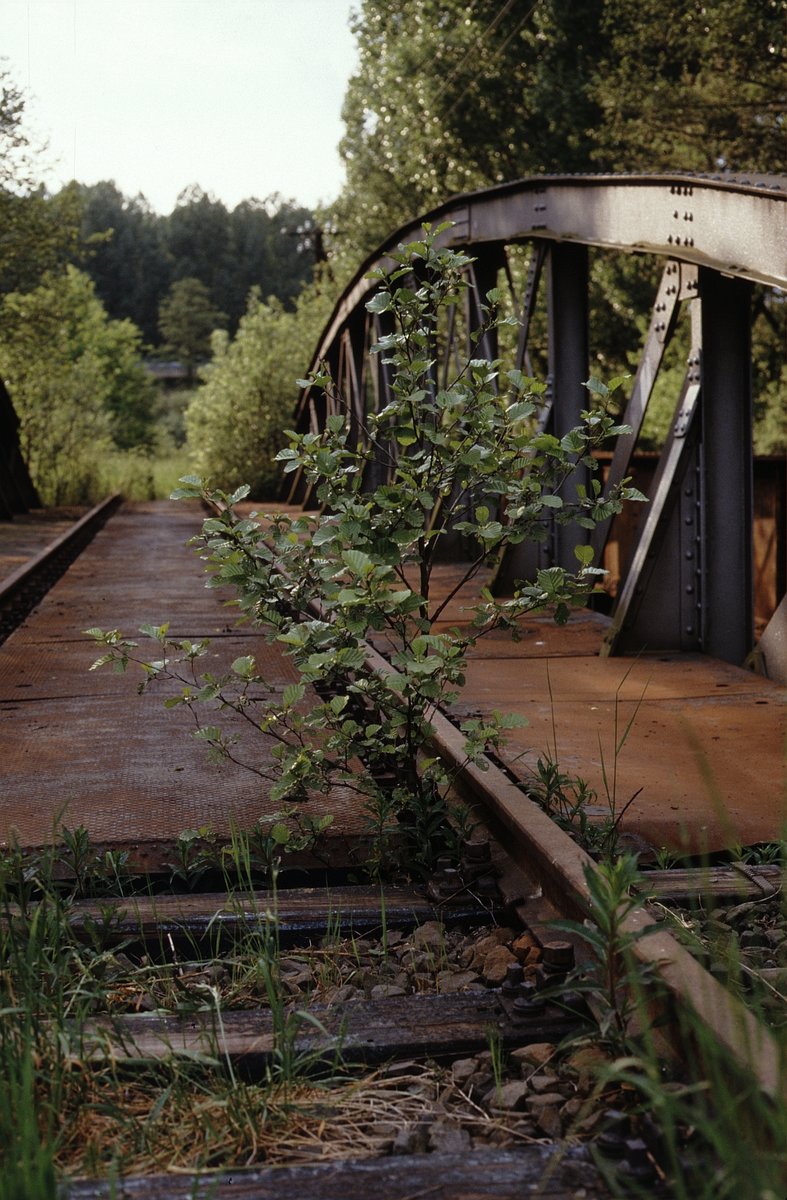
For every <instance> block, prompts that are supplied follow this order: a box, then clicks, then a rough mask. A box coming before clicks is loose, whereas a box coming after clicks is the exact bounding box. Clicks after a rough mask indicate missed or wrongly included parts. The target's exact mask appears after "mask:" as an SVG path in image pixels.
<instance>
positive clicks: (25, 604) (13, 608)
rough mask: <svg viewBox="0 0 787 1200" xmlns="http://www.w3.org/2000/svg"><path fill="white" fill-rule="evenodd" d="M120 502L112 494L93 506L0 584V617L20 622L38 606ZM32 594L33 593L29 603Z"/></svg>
mask: <svg viewBox="0 0 787 1200" xmlns="http://www.w3.org/2000/svg"><path fill="white" fill-rule="evenodd" d="M122 499H123V497H122V496H121V494H120V493H119V492H115V493H113V495H111V496H108V497H107V498H106V499H105V500H102V501H101V502H100V503H99V504H96V505H95V506H94V507H93V508H91V509H90V510H89V511H88V512H86V513H85V515H84V516H83V517H80V518H79V520H78V521H75V522H74V524H73V525H72V526H71V527H70V528H69V529H67V530H66V531H65V532H64V533H61V534H60V535H59V536H58V537H56V538H55V539H54V540H53V541H52V542H50V543H49V545H48V546H45V547H44V549H43V550H40V551H39V552H38V554H36V555H34V556H33V558H31V559H29V560H28V561H27V562H25V563H22V565H21V566H19V567H17V568H16V570H15V571H12V572H11V574H10V575H8V576H6V578H5V579H3V580H2V581H0V614H7V613H8V612H9V611H10V612H11V613H12V614H16V616H17V618H18V620H21V619H23V617H24V616H25V615H26V614H27V612H29V611H30V609H31V608H32V607H33V605H34V604H35V603H37V600H38V599H40V597H41V596H42V595H44V594H45V593H46V592H47V591H48V590H49V588H50V587H51V586H52V584H53V583H54V582H55V581H56V580H57V579H58V578H59V577H60V575H62V573H63V571H64V570H65V569H66V567H67V566H68V563H69V562H71V561H73V559H74V558H75V557H76V555H77V554H78V553H79V552H80V551H81V550H82V549H84V547H85V546H86V545H87V543H88V542H89V541H91V539H92V538H93V536H94V535H95V534H96V533H97V532H98V530H99V529H100V528H101V526H102V525H103V524H104V522H105V521H106V520H107V519H108V518H109V517H110V516H111V515H112V513H113V512H114V511H115V509H116V508H118V506H119V505H120V503H121V501H122ZM31 592H34V593H35V595H34V597H33V599H32V602H31V598H30V594H31ZM22 610H24V611H22ZM20 611H22V615H21V616H19V613H20ZM17 623H18V621H17ZM2 636H3V635H2V634H0V640H2Z"/></svg>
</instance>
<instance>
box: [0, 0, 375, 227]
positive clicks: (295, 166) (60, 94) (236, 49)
mask: <svg viewBox="0 0 787 1200" xmlns="http://www.w3.org/2000/svg"><path fill="white" fill-rule="evenodd" d="M358 3H359V0H0V56H2V57H3V58H4V59H5V60H6V61H5V63H4V64H3V65H5V66H6V68H7V69H8V71H9V72H10V75H11V78H12V80H13V82H14V83H16V84H17V86H19V87H21V88H22V89H23V90H24V91H25V92H26V94H27V104H26V111H25V126H26V128H27V129H28V130H29V131H31V132H33V133H34V134H35V135H36V136H37V137H38V138H41V139H47V140H48V142H49V150H48V153H47V155H46V156H45V157H46V160H47V161H48V162H51V163H53V164H54V166H53V169H52V170H51V171H50V172H49V173H48V174H46V175H43V172H42V176H43V178H44V179H45V181H46V182H47V184H48V185H49V186H50V187H53V188H57V187H58V186H60V184H62V183H64V182H67V181H68V180H70V179H78V180H79V181H80V182H81V183H96V182H98V181H99V180H101V179H114V180H115V182H116V183H117V185H118V187H119V188H120V189H121V191H122V192H124V193H125V194H126V195H132V196H133V195H136V194H137V193H138V192H142V193H144V195H145V196H146V197H147V199H148V201H149V202H150V204H151V205H152V206H153V208H154V209H156V210H157V211H158V212H160V213H168V212H170V211H171V210H172V208H173V207H174V205H175V201H176V199H177V196H178V193H179V192H181V191H182V190H183V188H185V187H187V186H188V185H189V184H191V183H198V184H200V185H201V186H202V187H203V188H204V189H205V191H210V192H212V193H213V194H214V195H215V196H217V197H218V198H219V199H221V200H223V201H224V203H225V204H226V205H227V206H228V207H229V208H232V207H234V206H235V205H236V204H238V203H239V201H241V200H244V199H247V198H249V197H251V196H257V197H259V198H264V197H265V196H267V195H269V194H271V193H272V192H280V193H281V194H282V195H283V196H284V197H285V198H286V199H289V198H293V199H295V200H297V201H299V202H300V203H303V204H306V205H309V206H313V205H314V204H316V203H318V202H319V201H320V200H324V201H329V200H332V199H334V197H335V196H336V195H337V193H338V191H339V189H340V187H341V182H342V168H341V164H340V161H339V156H338V153H337V150H336V147H337V144H338V141H339V139H340V137H341V136H342V132H343V128H342V123H341V117H340V114H341V106H342V101H343V99H344V93H345V90H346V87H347V81H348V79H349V77H350V75H351V74H352V72H353V70H354V68H355V62H356V54H355V43H354V38H353V36H352V34H351V33H350V29H349V16H350V12H351V10H352V9H357V7H358Z"/></svg>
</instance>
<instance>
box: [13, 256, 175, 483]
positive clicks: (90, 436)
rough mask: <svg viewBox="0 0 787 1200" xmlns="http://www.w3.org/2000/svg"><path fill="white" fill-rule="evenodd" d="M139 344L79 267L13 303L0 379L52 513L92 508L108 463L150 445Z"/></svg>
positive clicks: (148, 394)
mask: <svg viewBox="0 0 787 1200" xmlns="http://www.w3.org/2000/svg"><path fill="white" fill-rule="evenodd" d="M139 342H140V338H139V331H138V330H136V329H135V328H134V326H133V325H131V323H130V322H128V321H109V320H108V319H107V315H106V313H105V311H104V308H103V306H102V304H101V302H100V301H99V300H98V299H97V297H96V294H95V289H94V286H93V283H92V281H91V280H90V279H89V277H88V276H87V275H85V274H83V273H82V272H81V271H78V270H77V269H76V268H75V267H68V268H66V270H65V272H64V273H62V274H52V275H49V276H47V277H45V279H44V280H43V281H42V282H41V283H40V284H39V285H38V287H36V288H34V289H33V290H31V291H29V292H24V293H23V292H13V293H10V294H9V295H7V296H6V297H5V300H4V304H3V321H2V324H0V372H1V373H2V375H3V378H4V379H5V381H6V383H7V386H8V390H9V392H10V395H11V399H12V401H13V404H14V407H15V409H16V412H17V415H18V416H19V419H20V445H21V448H22V453H23V455H24V457H25V460H26V461H27V463H28V466H29V469H30V473H31V475H32V477H33V480H34V482H35V484H36V487H37V489H38V491H39V494H40V496H41V498H42V501H43V502H44V503H45V504H63V503H79V502H82V501H86V500H89V499H92V498H93V496H94V495H95V494H96V492H97V491H98V492H100V491H101V490H102V489H101V484H100V476H101V469H102V459H103V458H104V457H105V456H106V455H107V454H109V453H111V452H112V450H113V448H114V447H118V446H122V447H127V446H130V445H138V444H140V442H144V441H145V440H146V439H147V438H148V437H149V436H150V418H151V409H152V393H151V389H150V384H149V382H148V380H147V379H146V377H145V375H144V372H143V371H142V369H141V366H140V364H139Z"/></svg>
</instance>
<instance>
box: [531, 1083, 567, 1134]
mask: <svg viewBox="0 0 787 1200" xmlns="http://www.w3.org/2000/svg"><path fill="white" fill-rule="evenodd" d="M564 1103H565V1101H564V1099H563V1097H562V1096H561V1095H560V1092H544V1093H543V1095H540V1096H533V1095H531V1096H530V1097H529V1098H528V1100H527V1105H526V1107H527V1110H528V1112H529V1113H530V1114H531V1116H532V1117H533V1119H534V1120H535V1123H536V1125H537V1126H538V1128H539V1129H540V1130H541V1132H542V1133H544V1134H546V1136H547V1137H552V1138H559V1137H562V1136H563V1122H562V1121H561V1119H560V1110H561V1108H562V1107H563V1104H564Z"/></svg>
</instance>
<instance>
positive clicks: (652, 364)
mask: <svg viewBox="0 0 787 1200" xmlns="http://www.w3.org/2000/svg"><path fill="white" fill-rule="evenodd" d="M696 295H697V271H696V268H695V267H692V266H690V265H688V264H687V263H679V262H675V261H674V260H671V261H670V262H668V263H667V265H666V266H665V268H664V273H663V274H662V277H661V283H660V284H659V289H658V292H657V293H656V300H655V302H654V304H653V311H652V313H651V318H650V326H649V328H648V333H647V336H646V338H645V345H644V347H643V350H642V355H641V357H640V360H639V365H638V367H637V374H636V376H635V378H634V384H633V386H632V389H631V396H630V397H629V401H628V404H627V405H626V411H625V412H624V414H623V417H622V420H621V423H622V424H624V425H628V426H630V428H631V432H630V433H624V434H622V435H621V436H620V437H619V438H618V439H617V441H616V442H615V452H614V454H613V456H612V462H611V464H610V468H609V473H608V475H607V484H606V487H607V491H609V490H611V488H613V487H616V486H617V485H618V484H619V483H621V482H622V481H623V480H624V479H625V478H626V476H627V475H628V471H629V465H630V463H631V457H632V455H633V453H634V449H635V447H636V444H637V439H638V438H639V435H640V432H641V430H642V425H643V422H644V420H645V414H646V412H647V409H648V404H649V402H650V397H651V395H652V394H653V387H654V384H655V382H656V376H657V375H658V372H659V368H660V366H661V360H662V358H663V357H664V351H665V349H666V347H667V346H668V345H669V342H670V341H671V339H672V335H673V333H674V331H675V325H676V324H677V320H678V315H679V313H680V303H681V301H683V300H687V299H691V298H692V297H694V296H696ZM611 525H612V519H611V518H610V520H608V521H603V522H602V523H601V524H600V525H597V526H596V528H595V529H594V530H593V533H592V534H591V538H590V543H591V545H592V547H593V550H594V552H595V557H596V561H597V562H598V561H600V559H601V556H602V554H603V553H604V547H605V545H606V542H607V538H608V536H609V531H610V527H611Z"/></svg>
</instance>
